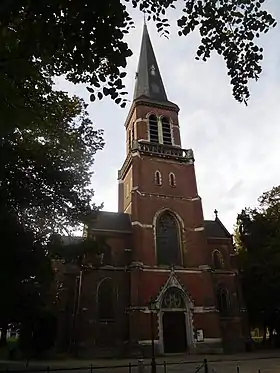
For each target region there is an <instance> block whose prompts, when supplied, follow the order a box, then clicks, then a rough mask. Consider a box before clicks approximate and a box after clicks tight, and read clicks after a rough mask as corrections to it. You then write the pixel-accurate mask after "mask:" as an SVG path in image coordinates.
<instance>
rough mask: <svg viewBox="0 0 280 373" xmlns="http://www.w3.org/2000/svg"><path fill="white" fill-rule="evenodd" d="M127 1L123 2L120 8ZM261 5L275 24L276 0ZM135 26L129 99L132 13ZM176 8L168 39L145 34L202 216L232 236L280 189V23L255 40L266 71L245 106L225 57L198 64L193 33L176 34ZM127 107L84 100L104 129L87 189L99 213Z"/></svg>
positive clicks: (113, 188) (113, 186) (121, 149)
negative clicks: (241, 220) (173, 109)
mask: <svg viewBox="0 0 280 373" xmlns="http://www.w3.org/2000/svg"><path fill="white" fill-rule="evenodd" d="M125 4H127V3H125ZM265 4H266V5H265V7H266V9H267V10H268V11H270V12H271V13H272V15H273V16H274V17H275V18H276V20H278V21H279V23H280V1H279V0H267V1H266V3H265ZM129 12H130V13H131V15H132V17H133V19H134V22H135V26H136V27H135V29H133V30H132V31H131V33H130V34H129V35H128V36H127V37H126V40H127V42H128V44H129V47H130V49H131V50H132V51H133V56H132V57H130V58H129V59H128V64H127V68H126V72H127V78H126V79H125V81H124V82H125V85H126V90H127V91H128V96H127V98H128V99H129V100H130V99H132V94H133V88H134V78H135V73H136V69H137V63H138V57H139V52H140V43H141V36H142V28H143V14H142V13H141V12H139V11H136V10H132V9H130V8H129ZM176 15H178V10H176V11H174V12H173V13H170V17H171V28H170V31H171V36H170V38H169V39H166V38H164V37H160V36H159V34H158V33H157V31H156V28H155V26H154V24H153V23H152V22H149V23H148V30H149V34H150V37H151V40H152V44H153V47H154V51H155V54H156V57H157V61H158V64H159V68H160V71H161V75H162V78H163V82H164V85H165V89H166V91H167V95H168V99H169V100H170V101H172V102H174V103H176V104H177V105H178V106H179V107H180V113H179V123H180V128H181V140H182V147H183V148H186V149H189V148H192V149H193V151H194V155H195V167H196V177H197V184H198V192H199V195H200V196H201V197H202V203H203V211H204V218H205V219H213V218H214V213H213V211H214V210H215V209H217V210H218V212H219V218H220V220H221V221H222V222H223V223H224V225H225V226H226V228H227V229H228V230H229V232H230V233H232V232H233V227H234V224H235V222H236V217H237V214H238V213H239V212H240V211H241V210H242V209H243V208H244V207H245V206H246V207H249V206H250V207H254V206H256V205H257V198H258V197H259V196H260V195H261V194H262V193H263V192H265V191H267V190H269V189H271V188H272V187H273V186H276V185H279V184H280V167H279V162H280V146H279V145H280V43H279V38H280V26H279V25H277V26H276V28H274V29H273V30H272V31H270V32H269V33H267V34H266V35H264V36H262V37H261V38H260V39H259V45H260V46H263V48H264V60H263V64H262V66H263V72H262V74H261V78H260V79H259V81H258V82H252V84H250V91H251V98H250V101H249V105H248V107H246V106H245V105H244V104H240V103H238V102H236V101H235V99H234V98H233V96H232V93H231V86H230V85H229V79H228V76H227V70H226V66H225V63H224V61H223V59H222V57H220V56H218V55H213V56H212V57H211V59H210V60H208V61H207V62H202V61H197V60H195V52H196V49H197V46H198V42H199V38H198V35H197V34H196V33H194V34H192V35H190V36H187V37H186V36H183V37H179V36H178V35H177V31H176V23H175V21H176ZM57 88H58V89H61V90H63V91H67V92H68V93H69V94H70V95H73V94H75V95H78V96H80V97H83V98H84V100H85V101H86V102H89V93H88V91H87V90H86V88H85V86H84V85H73V84H70V83H68V82H66V81H65V80H64V79H62V78H60V79H59V81H58V84H57ZM128 110H129V107H127V108H125V109H121V108H120V107H119V106H117V105H116V104H115V103H114V102H113V101H112V100H110V99H109V98H107V97H106V98H105V99H103V100H102V101H95V102H94V103H89V106H88V112H89V115H90V118H91V120H92V121H93V122H94V123H95V125H96V127H97V128H102V129H103V130H104V139H105V143H106V145H105V147H104V149H103V150H102V151H100V152H99V153H97V154H96V157H95V164H94V175H93V178H92V187H93V189H94V191H95V197H94V202H95V203H96V204H100V203H102V202H104V210H106V211H117V206H118V182H117V170H118V169H120V168H121V166H122V163H123V161H124V159H125V128H124V122H125V119H126V116H127V114H128Z"/></svg>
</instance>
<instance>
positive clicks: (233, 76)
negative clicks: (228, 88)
mask: <svg viewBox="0 0 280 373" xmlns="http://www.w3.org/2000/svg"><path fill="white" fill-rule="evenodd" d="M263 2H264V1H262V2H260V1H257V0H251V1H248V0H240V1H238V3H237V2H236V1H233V0H228V1H222V2H210V1H194V0H187V1H185V9H184V13H185V14H184V15H183V16H182V17H181V18H180V19H179V20H178V22H177V24H178V27H179V29H180V30H179V35H180V36H181V35H188V34H189V33H190V32H191V31H193V30H194V29H195V28H196V27H199V32H200V35H201V44H200V46H199V47H198V50H197V56H196V57H195V58H196V59H197V60H199V59H202V60H203V61H207V59H208V58H210V56H211V53H212V51H214V50H215V51H216V52H217V53H218V54H220V55H222V56H223V58H224V60H225V62H226V65H227V68H228V75H229V77H230V82H231V84H232V86H233V96H234V98H235V99H236V100H237V101H239V102H243V103H245V104H246V105H247V103H248V99H249V97H250V93H249V89H248V83H249V80H250V79H255V80H258V78H259V76H260V73H261V71H262V69H261V66H260V62H261V60H262V59H263V56H262V50H261V48H259V47H258V46H257V45H255V44H254V43H253V42H252V41H253V40H254V39H255V38H258V37H259V36H260V33H262V32H264V33H266V32H268V31H269V29H270V28H271V27H275V25H276V22H275V20H274V18H273V17H272V16H271V15H270V14H268V13H267V12H266V11H264V10H262V9H261V4H262V3H263Z"/></svg>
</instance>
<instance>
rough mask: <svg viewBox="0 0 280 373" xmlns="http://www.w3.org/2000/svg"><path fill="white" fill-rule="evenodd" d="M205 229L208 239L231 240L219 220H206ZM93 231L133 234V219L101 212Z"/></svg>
mask: <svg viewBox="0 0 280 373" xmlns="http://www.w3.org/2000/svg"><path fill="white" fill-rule="evenodd" d="M204 228H205V233H206V236H207V237H212V238H215V237H216V238H230V237H231V235H230V233H229V232H228V231H227V230H226V228H225V227H224V226H223V224H222V223H221V222H220V220H219V219H217V220H204ZM91 229H94V230H96V231H98V230H100V231H106V232H121V233H131V232H132V226H131V219H130V215H129V214H125V213H123V212H110V211H100V212H99V213H98V214H97V220H95V221H94V222H93V224H92V225H91Z"/></svg>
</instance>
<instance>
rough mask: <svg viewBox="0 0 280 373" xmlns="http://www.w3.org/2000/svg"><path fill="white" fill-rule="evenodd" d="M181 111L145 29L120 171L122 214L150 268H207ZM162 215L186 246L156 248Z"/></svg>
mask: <svg viewBox="0 0 280 373" xmlns="http://www.w3.org/2000/svg"><path fill="white" fill-rule="evenodd" d="M178 113H179V107H178V106H177V105H176V104H174V103H172V102H171V101H169V100H168V98H167V94H166V91H165V87H164V85H163V81H162V78H161V74H160V71H159V67H158V64H157V61H156V58H155V54H154V51H153V47H152V44H151V40H150V37H149V34H148V30H147V26H146V25H144V30H143V37H142V44H141V52H140V58H139V63H138V70H137V73H136V80H135V89H134V99H133V104H132V106H131V109H130V112H129V114H128V118H127V120H126V123H125V127H126V150H127V156H126V159H125V162H124V164H123V166H122V168H121V170H120V171H119V212H125V213H129V214H131V220H132V225H133V227H134V235H135V241H134V252H133V256H134V260H135V261H139V262H142V263H144V264H145V265H149V266H157V265H169V266H170V265H179V266H185V265H189V266H193V265H202V264H204V258H203V247H204V246H205V237H204V232H203V230H204V228H203V213H202V206H201V199H200V197H199V195H198V192H197V185H196V177H195V169H194V156H193V151H192V150H191V149H183V148H182V146H181V138H180V127H179V120H178ZM164 212H165V214H164ZM159 215H163V221H162V223H164V224H172V223H174V224H179V225H180V232H179V231H178V232H177V233H176V237H177V236H178V237H177V238H176V237H175V236H174V237H173V239H178V240H179V236H180V237H182V242H181V243H180V245H179V246H178V247H174V248H173V249H172V250H170V249H169V248H167V247H166V248H163V247H162V249H161V250H158V251H156V250H155V242H153V236H154V232H153V229H159V227H157V228H156V226H155V223H156V220H157V218H158V217H159ZM174 234H175V231H174ZM161 240H162V245H163V242H164V238H162V239H161Z"/></svg>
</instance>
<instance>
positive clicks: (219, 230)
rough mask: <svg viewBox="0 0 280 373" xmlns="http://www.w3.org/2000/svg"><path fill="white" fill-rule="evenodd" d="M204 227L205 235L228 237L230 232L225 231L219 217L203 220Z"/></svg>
mask: <svg viewBox="0 0 280 373" xmlns="http://www.w3.org/2000/svg"><path fill="white" fill-rule="evenodd" d="M204 228H205V233H206V236H207V237H213V238H215V237H216V238H230V237H231V234H230V233H229V232H228V231H227V229H226V228H225V227H224V225H223V224H222V223H221V222H220V220H219V219H216V220H204Z"/></svg>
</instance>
